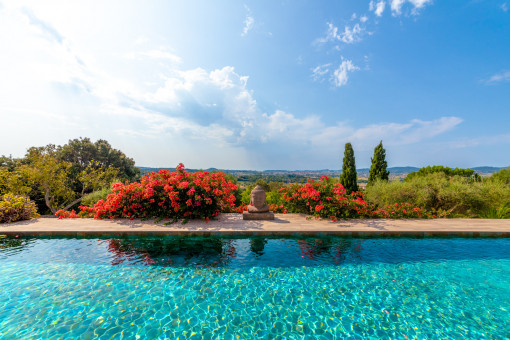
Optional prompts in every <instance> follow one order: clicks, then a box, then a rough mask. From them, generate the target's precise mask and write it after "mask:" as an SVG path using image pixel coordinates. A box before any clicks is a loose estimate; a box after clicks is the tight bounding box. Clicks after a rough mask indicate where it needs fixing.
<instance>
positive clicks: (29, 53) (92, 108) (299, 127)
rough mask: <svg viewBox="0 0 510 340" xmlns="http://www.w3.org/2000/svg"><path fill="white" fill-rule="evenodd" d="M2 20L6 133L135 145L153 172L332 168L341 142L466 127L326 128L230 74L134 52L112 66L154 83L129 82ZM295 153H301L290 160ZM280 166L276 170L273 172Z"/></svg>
mask: <svg viewBox="0 0 510 340" xmlns="http://www.w3.org/2000/svg"><path fill="white" fill-rule="evenodd" d="M2 11H3V10H2ZM10 11H11V10H10ZM8 14H9V15H2V17H1V19H2V20H0V30H2V31H5V29H6V28H7V27H9V28H10V29H15V30H16V32H17V33H16V34H17V35H16V37H9V36H0V44H1V45H3V46H9V47H10V48H9V53H8V54H1V55H0V63H1V64H2V65H12V67H11V68H10V69H8V70H6V71H5V73H4V75H5V76H6V77H7V79H11V80H12V81H10V82H9V83H8V84H7V82H1V83H0V114H2V115H5V114H6V113H7V112H8V113H9V114H11V115H12V117H9V119H8V122H9V123H8V124H7V125H6V126H5V129H9V130H15V129H16V126H18V127H19V126H24V127H25V128H26V129H27V131H31V130H29V129H28V128H27V126H28V125H29V126H31V128H32V129H33V131H36V129H39V128H40V126H45V129H47V130H48V131H49V132H48V133H51V134H53V133H54V134H55V135H57V134H58V135H61V137H60V138H62V142H66V140H67V139H68V138H75V137H76V136H80V135H81V136H90V137H92V138H107V139H109V140H112V139H113V140H123V139H124V140H133V139H135V138H136V140H137V144H141V145H143V146H144V148H141V151H138V153H137V154H134V156H135V157H138V158H137V162H138V163H139V164H141V165H154V164H153V163H152V164H151V163H149V162H154V160H151V159H154V158H155V157H156V156H155V155H157V157H156V158H157V159H158V162H161V164H160V165H162V166H165V165H166V166H168V165H173V164H172V163H171V160H173V159H179V160H183V161H186V159H195V162H197V163H199V162H198V161H197V160H196V159H200V162H202V163H200V164H201V165H202V164H207V165H208V166H216V165H218V164H219V163H218V162H220V161H221V162H224V163H223V164H224V165H223V166H229V164H237V165H236V167H246V168H262V167H267V168H274V167H276V166H281V164H284V163H286V162H290V160H289V159H288V158H286V157H293V156H291V155H292V154H294V155H295V157H298V158H299V159H297V160H296V162H297V163H292V164H291V163H289V164H291V165H289V166H294V164H302V163H303V162H307V161H308V160H313V159H320V158H326V157H328V158H329V157H330V156H331V155H330V153H331V149H332V148H337V147H339V146H341V145H342V144H343V143H345V142H352V143H355V145H356V148H357V150H370V149H372V148H373V146H374V145H375V144H377V143H378V141H379V140H381V139H383V140H384V142H385V144H387V145H410V144H415V143H419V142H423V141H427V140H430V139H431V138H434V137H435V136H437V135H439V134H443V133H447V132H448V131H451V130H452V129H454V128H455V127H456V126H458V125H459V124H460V123H461V122H462V120H461V119H460V118H457V117H435V118H433V119H428V120H419V119H409V121H404V122H402V121H400V122H387V121H382V122H378V123H373V124H366V123H361V124H360V123H358V124H357V125H356V124H354V123H352V122H350V121H349V116H350V115H349V113H348V112H340V113H339V116H338V118H337V120H336V121H335V122H333V123H331V122H326V121H324V119H323V118H321V115H320V114H301V115H299V114H296V113H294V112H289V111H288V110H281V109H271V110H265V109H263V108H262V106H261V105H259V103H258V102H257V100H256V96H255V93H254V92H253V90H252V89H250V86H249V77H248V76H247V75H244V74H240V73H239V72H238V71H236V69H235V68H234V66H232V65H225V66H222V67H218V68H212V69H206V68H201V67H195V68H186V67H184V66H183V64H184V63H183V62H182V59H181V57H180V56H178V55H176V54H174V53H171V52H169V51H171V49H165V48H161V47H159V46H152V47H151V46H147V44H145V43H144V44H134V47H135V48H138V49H135V50H133V51H131V52H129V53H120V54H119V55H120V56H121V58H119V59H118V61H119V62H123V63H126V64H127V66H126V69H135V68H136V69H138V68H139V69H142V70H145V69H149V67H150V70H151V72H150V73H151V74H154V75H155V76H153V77H152V78H151V79H150V81H147V79H145V78H144V75H140V74H133V75H130V76H129V77H127V76H125V74H124V73H123V72H118V73H114V71H112V70H110V69H108V68H105V67H100V66H98V65H97V64H96V63H94V60H93V58H89V57H88V56H87V55H86V54H82V53H80V52H81V51H80V50H78V49H74V48H73V47H72V46H73V45H72V42H70V41H68V39H66V36H65V35H64V34H62V33H60V32H59V31H57V30H56V29H55V28H52V26H50V25H48V24H44V21H43V20H40V19H39V18H38V17H37V16H36V15H35V14H34V13H31V14H30V15H31V18H30V17H29V14H26V13H25V12H22V11H11V12H9V13H8ZM360 18H361V17H360ZM359 27H360V26H359V24H357V23H356V24H354V25H351V26H346V27H345V29H344V30H343V31H342V32H339V31H338V30H335V29H334V28H335V27H334V25H331V26H330V28H331V35H332V37H333V38H334V40H336V41H342V42H345V43H353V42H354V41H356V39H357V37H358V34H361V33H360V30H361V28H359ZM41 32H44V33H41ZM140 45H143V46H140ZM122 56H124V57H125V58H122ZM155 60H157V61H158V62H154V61H155ZM359 69H360V68H359V67H358V66H356V65H355V62H354V61H352V60H351V59H347V58H341V59H340V60H339V61H337V62H334V63H333V62H332V63H326V64H322V65H319V66H317V67H315V68H314V69H313V70H312V73H313V76H312V77H315V78H314V80H317V81H320V80H323V79H327V80H328V81H331V83H332V84H333V85H334V86H337V87H343V86H345V85H346V84H348V80H349V76H350V75H351V73H352V72H355V71H357V70H359ZM27 93H29V94H30V100H26V96H27ZM2 118H3V117H2ZM48 122H52V124H49V123H48ZM46 126H47V127H46ZM27 135H28V137H27V138H31V137H30V135H31V134H30V133H27ZM55 142H57V141H55ZM32 145H40V144H39V142H33V144H32ZM131 148H135V147H131ZM296 149H297V150H299V153H293V152H292V151H293V150H296ZM129 151H130V150H126V152H127V153H128V154H129ZM284 156H285V157H284ZM165 157H166V158H165ZM232 159H234V161H235V163H234V161H233V160H232ZM278 160H281V163H274V162H278ZM172 162H173V161H172ZM203 162H209V163H203ZM229 162H230V163H229ZM225 164H226V165H225ZM275 164H276V165H275ZM312 167H313V166H312Z"/></svg>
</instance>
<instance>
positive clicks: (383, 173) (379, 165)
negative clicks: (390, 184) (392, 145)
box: [368, 141, 390, 185]
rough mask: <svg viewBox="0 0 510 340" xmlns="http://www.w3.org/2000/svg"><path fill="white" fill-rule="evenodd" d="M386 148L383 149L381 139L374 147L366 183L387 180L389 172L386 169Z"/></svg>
mask: <svg viewBox="0 0 510 340" xmlns="http://www.w3.org/2000/svg"><path fill="white" fill-rule="evenodd" d="M387 168H388V163H387V162H386V150H384V148H383V145H382V141H380V142H379V144H378V145H377V146H376V147H375V149H374V157H373V158H372V165H371V166H370V172H369V174H368V185H370V184H373V183H374V182H375V181H377V180H384V181H387V180H388V178H389V175H390V172H389V171H388V170H387Z"/></svg>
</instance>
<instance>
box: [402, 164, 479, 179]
mask: <svg viewBox="0 0 510 340" xmlns="http://www.w3.org/2000/svg"><path fill="white" fill-rule="evenodd" d="M435 173H443V174H445V175H446V176H447V177H453V176H460V177H465V178H468V179H472V180H475V181H479V180H481V177H480V175H479V174H477V173H476V172H475V170H473V169H462V168H455V169H452V168H449V167H447V166H442V165H435V166H426V167H423V168H421V169H420V170H418V171H414V172H411V173H410V174H408V175H407V176H406V178H405V180H406V181H410V180H412V179H413V178H415V177H423V176H428V175H430V174H435Z"/></svg>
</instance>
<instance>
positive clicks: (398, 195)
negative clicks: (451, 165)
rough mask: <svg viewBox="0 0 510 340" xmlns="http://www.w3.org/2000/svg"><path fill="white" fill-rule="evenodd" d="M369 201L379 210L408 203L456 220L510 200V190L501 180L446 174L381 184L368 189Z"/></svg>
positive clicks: (496, 206)
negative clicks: (443, 212) (443, 213)
mask: <svg viewBox="0 0 510 340" xmlns="http://www.w3.org/2000/svg"><path fill="white" fill-rule="evenodd" d="M366 199H367V201H368V202H369V203H372V204H375V205H376V206H378V207H383V206H388V205H390V204H395V203H402V202H407V203H410V204H411V205H413V206H417V207H424V208H425V209H427V210H430V211H436V212H440V211H447V212H448V213H449V214H450V215H451V216H452V217H479V216H482V215H483V214H484V213H485V212H487V211H488V210H489V209H491V208H495V209H499V207H501V206H503V205H505V204H506V203H507V202H509V201H510V188H509V187H508V186H505V185H504V184H502V183H501V182H499V181H484V182H475V181H473V180H472V179H470V178H467V177H463V176H452V177H451V176H447V175H446V174H445V173H443V172H436V173H431V174H428V175H423V176H415V177H413V178H411V179H408V180H406V181H404V182H398V181H395V182H387V181H377V182H375V183H374V184H373V185H371V186H369V187H367V189H366Z"/></svg>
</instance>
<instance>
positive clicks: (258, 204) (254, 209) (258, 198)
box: [248, 185, 269, 213]
mask: <svg viewBox="0 0 510 340" xmlns="http://www.w3.org/2000/svg"><path fill="white" fill-rule="evenodd" d="M268 211H269V205H267V201H266V192H265V191H264V189H262V187H261V186H260V185H257V186H256V187H255V188H253V190H252V191H251V194H250V205H248V212H251V213H262V212H268Z"/></svg>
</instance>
